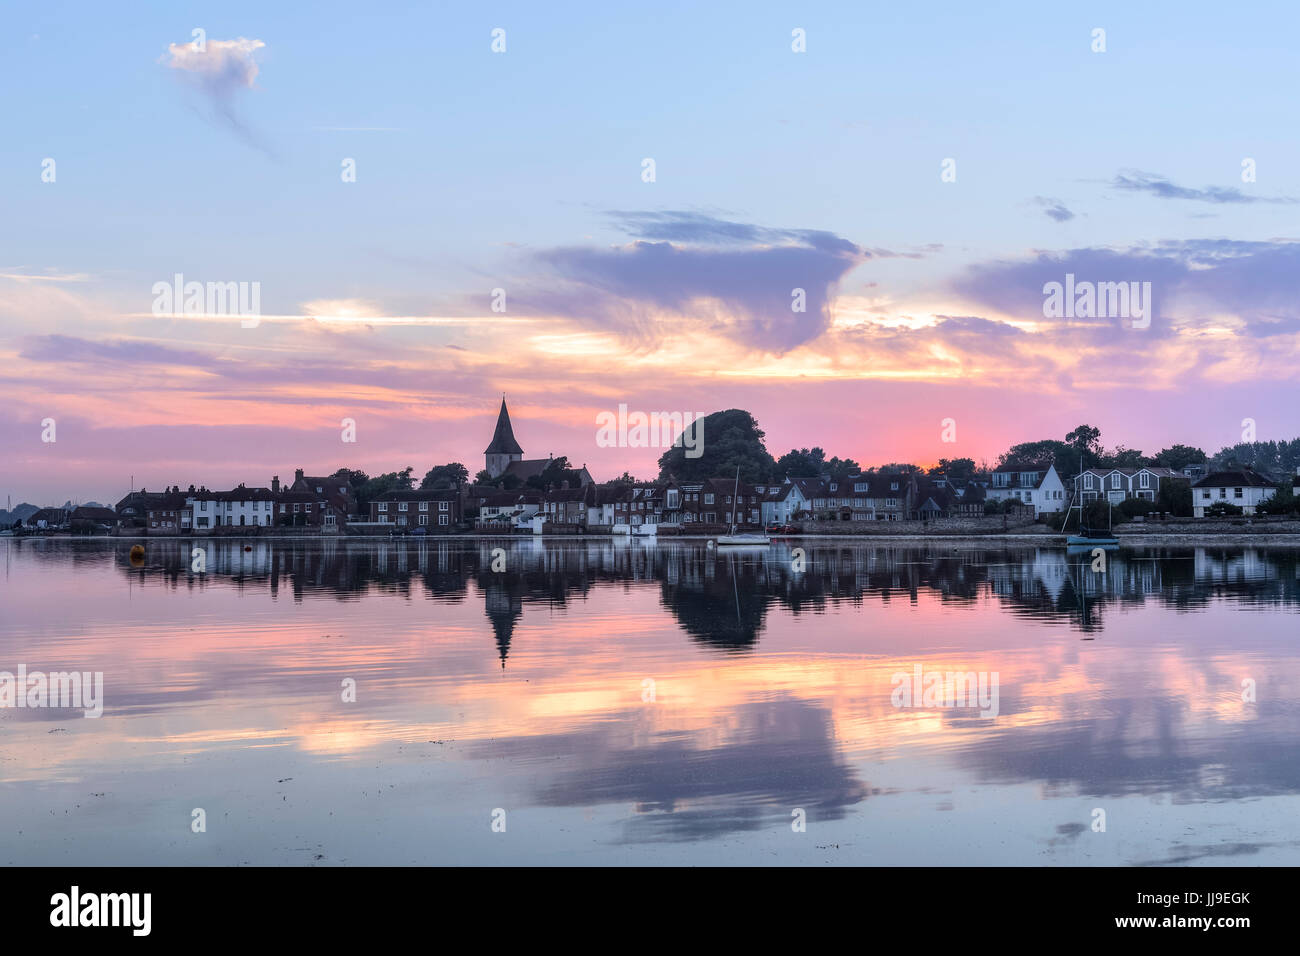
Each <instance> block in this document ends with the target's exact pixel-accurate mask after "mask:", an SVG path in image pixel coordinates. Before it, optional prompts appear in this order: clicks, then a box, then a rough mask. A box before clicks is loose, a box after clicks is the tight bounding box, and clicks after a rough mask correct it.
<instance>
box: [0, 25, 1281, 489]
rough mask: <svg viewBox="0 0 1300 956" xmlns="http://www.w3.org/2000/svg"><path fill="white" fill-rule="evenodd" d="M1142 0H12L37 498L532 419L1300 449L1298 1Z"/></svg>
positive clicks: (2, 248) (5, 215)
mask: <svg viewBox="0 0 1300 956" xmlns="http://www.w3.org/2000/svg"><path fill="white" fill-rule="evenodd" d="M1134 6H1135V5H1131V4H1122V3H1115V4H1106V3H1100V4H1097V3H1091V4H1087V5H1083V4H1051V5H1045V4H1031V3H1024V4H1018V3H1004V4H996V3H995V4H982V5H978V6H971V5H966V4H956V3H953V4H945V3H938V4H933V5H929V6H927V7H926V9H925V13H924V15H923V16H922V15H919V14H918V12H917V11H916V10H915V9H913V8H908V7H906V6H905V5H894V6H885V5H876V4H860V3H830V2H828V3H819V4H816V5H806V4H795V3H762V2H757V3H753V2H751V3H744V4H741V3H734V4H733V3H718V4H707V5H704V4H694V3H672V2H660V3H655V4H644V5H643V4H626V5H624V4H617V5H614V4H611V5H597V4H576V3H558V4H546V5H537V4H526V3H494V4H492V5H490V7H489V6H487V5H474V4H451V3H422V4H403V3H389V4H383V5H356V4H350V3H348V4H344V3H337V4H336V3H315V4H312V5H310V8H309V10H308V12H304V10H305V9H306V8H301V7H291V6H290V5H281V4H265V3H240V2H222V3H220V4H216V3H213V4H203V3H198V4H186V3H138V4H132V5H130V6H129V8H127V9H120V8H118V7H109V6H104V5H100V4H91V3H88V2H83V3H58V2H51V3H47V4H41V5H28V6H26V7H22V8H16V7H11V8H9V9H8V10H7V11H6V12H5V13H4V14H3V21H2V22H3V24H4V27H5V29H4V30H3V31H0V76H3V80H4V82H3V83H0V103H3V115H4V117H5V120H6V122H5V132H6V135H5V136H4V137H3V138H0V217H2V221H3V224H4V225H3V229H0V495H8V496H11V497H12V500H13V502H14V503H15V504H16V503H18V502H20V501H31V502H33V503H38V504H48V503H61V502H63V501H64V500H67V499H72V500H79V501H86V500H98V501H116V500H117V499H118V498H120V497H121V496H122V495H123V494H124V493H125V492H126V491H127V490H128V489H129V488H130V487H132V486H134V487H136V488H140V487H146V488H160V487H162V486H164V485H171V484H179V485H181V486H182V487H185V486H187V485H189V484H190V483H194V484H196V485H197V484H205V485H207V486H208V487H223V486H231V485H234V484H236V483H238V482H241V481H242V482H245V483H247V484H249V485H266V484H269V483H270V479H271V476H272V475H277V474H278V475H280V476H281V477H282V478H285V477H290V476H292V474H293V471H294V469H295V468H303V469H305V470H306V472H307V473H308V474H320V473H328V472H332V471H334V470H335V469H336V468H338V467H342V466H346V467H351V468H361V469H364V470H366V471H368V472H370V473H371V474H375V473H379V472H383V471H392V470H397V469H401V468H404V467H405V466H407V465H411V466H413V467H414V469H415V472H416V474H417V475H422V474H423V473H424V472H425V471H426V470H427V469H428V468H429V467H431V466H433V465H435V464H441V463H444V462H447V461H460V462H463V463H465V464H466V465H467V466H468V467H469V470H470V472H471V474H473V473H474V472H476V471H477V470H478V469H479V468H481V467H482V466H483V457H482V455H483V449H484V448H486V446H487V443H488V441H489V440H490V438H491V434H492V429H493V425H494V423H495V417H496V413H497V408H498V407H499V404H500V401H501V397H502V395H503V394H504V395H505V396H506V397H507V400H508V402H509V405H510V410H511V418H512V420H513V423H514V431H515V435H516V437H517V438H518V440H519V442H520V444H521V445H522V446H523V448H524V452H525V455H526V456H527V457H545V456H546V455H548V454H554V455H557V456H558V455H567V456H568V457H569V459H570V461H571V462H573V463H575V464H586V465H587V467H588V469H589V470H590V471H591V472H592V473H593V475H594V476H595V477H596V478H597V479H598V480H601V479H604V478H609V477H614V476H616V475H618V474H621V473H622V472H623V471H625V470H627V471H630V472H631V473H633V474H634V475H636V476H638V477H653V476H654V474H655V473H656V472H657V466H656V464H655V463H656V461H657V458H658V456H659V454H660V453H661V452H662V449H660V448H653V447H651V448H629V447H602V446H601V444H600V443H598V441H597V428H596V416H597V415H599V414H600V413H602V412H610V411H616V410H617V409H618V407H619V405H621V404H625V405H626V406H628V408H629V409H630V410H634V411H635V410H641V411H645V412H650V411H680V412H710V411H715V410H719V409H725V408H745V409H748V410H749V411H751V412H752V413H753V414H754V415H755V417H756V418H757V419H758V421H759V424H760V426H761V427H762V428H763V429H764V431H765V432H766V436H767V443H768V448H769V450H770V451H771V452H772V453H773V454H774V455H776V456H780V455H781V454H782V453H784V452H785V451H787V450H788V449H790V448H791V447H805V446H812V445H820V446H821V447H823V448H824V449H825V450H826V452H827V454H828V456H829V455H839V456H841V457H852V458H854V459H856V460H857V461H859V462H861V463H862V464H864V465H872V464H882V463H885V462H891V461H915V462H917V463H921V464H929V463H933V462H935V461H937V460H938V459H939V458H954V457H971V458H974V459H975V460H976V461H980V460H982V459H987V460H990V461H992V460H995V459H996V457H997V456H998V455H999V454H1000V453H1001V452H1003V451H1005V450H1006V448H1007V447H1009V446H1010V445H1011V444H1013V443H1016V442H1020V441H1029V440H1036V439H1040V438H1063V437H1064V435H1065V433H1066V432H1068V431H1069V430H1070V429H1072V428H1073V427H1074V426H1076V425H1078V424H1080V423H1083V422H1087V423H1089V424H1093V425H1096V426H1098V427H1099V428H1100V429H1101V432H1102V441H1103V443H1104V444H1106V445H1107V446H1108V447H1113V446H1115V445H1124V446H1126V447H1129V448H1140V449H1143V450H1145V451H1147V452H1148V453H1151V452H1155V451H1157V450H1158V449H1160V448H1163V447H1167V446H1169V445H1172V444H1174V443H1178V442H1182V443H1186V444H1192V445H1198V446H1201V447H1203V448H1205V449H1206V450H1207V451H1209V452H1213V451H1217V450H1218V449H1219V448H1221V447H1223V446H1226V445H1231V444H1233V443H1235V442H1237V441H1239V440H1241V438H1242V432H1243V422H1244V421H1245V420H1246V419H1250V420H1251V421H1253V422H1254V423H1255V428H1256V432H1257V435H1258V437H1259V438H1261V439H1268V438H1279V439H1280V438H1292V437H1295V436H1296V435H1297V434H1300V422H1298V421H1297V415H1296V411H1295V410H1296V407H1297V405H1296V397H1297V392H1298V391H1300V386H1298V385H1297V376H1296V371H1295V370H1296V368H1297V359H1298V358H1300V296H1298V295H1297V292H1300V278H1298V277H1300V241H1298V240H1300V227H1297V216H1298V215H1300V123H1297V112H1298V110H1300V107H1298V106H1297V104H1296V101H1295V97H1294V90H1295V88H1296V85H1297V71H1298V70H1300V67H1298V66H1297V63H1296V60H1295V57H1294V55H1293V52H1292V49H1291V47H1292V46H1293V44H1292V43H1291V41H1290V38H1291V37H1293V36H1294V35H1295V33H1296V31H1297V28H1300V11H1298V10H1297V8H1295V7H1294V5H1289V4H1283V3H1262V4H1254V5H1251V6H1250V7H1249V8H1243V9H1240V10H1233V11H1224V10H1223V9H1222V8H1221V6H1219V5H1214V4H1209V3H1192V4H1189V3H1146V4H1142V5H1140V6H1139V7H1138V8H1136V9H1135V8H1134ZM196 30H200V31H202V32H201V33H200V34H196V33H195V31H196ZM497 30H500V31H504V33H503V34H500V33H498V34H495V35H494V31H497ZM1098 30H1101V31H1104V34H1098V33H1097V31H1098ZM795 31H801V32H800V33H798V34H796V32H795ZM494 44H495V45H496V46H497V47H498V50H494V49H493V47H494ZM502 44H504V49H500V47H501V46H502ZM799 46H802V50H796V49H795V48H796V47H799ZM1102 47H1104V49H1103V48H1102ZM646 160H653V176H650V175H649V170H648V169H647V165H648V164H647V163H646V162H645V161H646ZM178 275H179V276H182V277H183V281H184V282H199V283H203V284H207V283H213V284H224V283H232V282H233V283H246V284H247V285H246V286H245V288H247V289H250V290H251V289H252V288H253V284H254V283H256V284H257V290H258V295H259V306H260V315H259V316H258V317H257V318H256V319H255V320H253V321H249V320H248V319H246V318H241V317H240V316H238V315H234V314H230V310H225V311H224V312H223V313H222V314H211V313H207V314H188V313H187V312H186V310H185V309H184V307H183V303H166V302H160V294H159V292H158V291H157V290H158V288H159V287H160V286H170V285H171V284H172V283H173V282H174V277H175V276H178ZM1067 275H1072V276H1074V277H1075V280H1076V281H1077V282H1081V283H1119V282H1123V283H1138V286H1137V287H1136V288H1137V289H1142V288H1147V289H1149V290H1150V292H1149V295H1150V301H1151V303H1152V307H1151V309H1150V310H1149V312H1148V314H1147V316H1146V318H1145V319H1139V318H1136V317H1132V316H1130V317H1125V316H1123V315H1117V314H1106V315H1096V316H1089V315H1083V314H1076V315H1073V316H1055V315H1047V314H1046V310H1045V308H1044V302H1045V286H1046V285H1047V284H1048V283H1051V282H1059V283H1065V282H1066V276H1067ZM1144 283H1150V285H1149V286H1144V285H1143V284H1144ZM494 290H501V292H494ZM794 290H802V293H801V294H800V296H799V297H800V298H801V299H802V302H803V311H796V308H795V302H796V295H795V292H794ZM1112 311H1113V310H1112ZM345 420H348V421H351V422H353V423H355V428H354V429H353V431H352V432H351V433H349V432H347V431H346V430H345V428H344V426H343V423H344V421H345ZM947 420H951V424H947V423H946V422H947ZM51 424H52V428H53V432H51ZM351 435H354V437H355V441H345V440H344V439H345V438H347V437H350V436H351ZM51 437H52V438H53V439H54V440H53V441H49V440H46V439H48V438H51ZM945 438H946V439H955V440H945ZM707 440H708V437H707V435H706V436H705V441H706V442H707Z"/></svg>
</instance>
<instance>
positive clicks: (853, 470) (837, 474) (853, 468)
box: [826, 458, 862, 481]
mask: <svg viewBox="0 0 1300 956" xmlns="http://www.w3.org/2000/svg"><path fill="white" fill-rule="evenodd" d="M826 471H827V473H828V474H829V475H830V476H831V477H832V478H834V479H835V480H836V481H843V480H844V479H845V478H848V477H849V476H850V475H860V474H862V466H861V465H859V464H858V463H857V462H856V461H854V460H853V459H852V458H844V459H840V458H832V459H831V460H830V461H828V462H827V463H826Z"/></svg>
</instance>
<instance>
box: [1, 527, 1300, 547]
mask: <svg viewBox="0 0 1300 956" xmlns="http://www.w3.org/2000/svg"><path fill="white" fill-rule="evenodd" d="M770 537H771V543H772V544H777V543H780V542H784V541H873V540H874V541H909V542H911V541H942V542H951V541H965V542H971V543H988V542H993V541H1011V542H1015V543H1018V544H1019V543H1027V542H1035V541H1037V542H1041V543H1043V544H1047V545H1052V546H1055V547H1065V546H1066V544H1065V537H1066V536H1065V535H1063V534H1060V533H1059V532H1037V533H1023V532H1021V533H1017V532H1014V531H1010V532H997V533H975V534H962V533H960V532H946V533H943V534H863V533H857V534H852V533H850V534H792V535H774V536H770ZM716 538H717V535H713V534H708V535H688V534H681V535H677V534H674V535H664V536H663V538H662V539H660V538H659V537H658V536H657V535H651V536H647V537H639V536H638V537H629V536H628V535H621V534H491V533H488V534H484V533H461V534H432V535H356V534H341V535H304V534H257V535H249V536H244V535H220V536H215V537H214V536H212V535H193V534H171V535H161V534H153V535H117V534H99V535H95V534H87V535H69V534H45V535H40V534H32V535H5V536H3V537H0V541H6V542H7V541H25V540H35V541H51V540H57V541H124V542H125V541H130V542H135V543H140V542H148V541H181V540H190V541H196V540H205V541H243V542H249V541H266V540H273V541H333V542H339V541H358V542H362V541H387V542H391V541H397V540H414V541H424V542H429V541H539V540H540V541H628V542H631V541H654V542H658V541H660V540H664V541H669V542H672V541H693V542H698V541H711V540H714V539H716ZM1116 538H1117V539H1118V540H1119V543H1120V546H1121V547H1123V546H1124V545H1125V544H1126V543H1133V544H1143V545H1145V544H1161V543H1174V544H1196V543H1206V544H1215V543H1223V544H1247V543H1255V544H1286V545H1296V546H1300V532H1295V531H1281V532H1278V531H1206V532H1203V533H1195V532H1190V531H1141V532H1129V533H1120V534H1117V535H1116Z"/></svg>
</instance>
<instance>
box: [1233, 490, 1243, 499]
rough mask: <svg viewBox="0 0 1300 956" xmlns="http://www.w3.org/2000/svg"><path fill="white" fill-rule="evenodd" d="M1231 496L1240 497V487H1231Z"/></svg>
mask: <svg viewBox="0 0 1300 956" xmlns="http://www.w3.org/2000/svg"><path fill="white" fill-rule="evenodd" d="M1232 497H1234V498H1240V497H1241V489H1240V488H1233V489H1232Z"/></svg>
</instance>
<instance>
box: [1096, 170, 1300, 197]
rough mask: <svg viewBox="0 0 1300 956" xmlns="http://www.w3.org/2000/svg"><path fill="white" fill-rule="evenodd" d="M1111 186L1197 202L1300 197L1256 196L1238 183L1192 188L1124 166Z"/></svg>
mask: <svg viewBox="0 0 1300 956" xmlns="http://www.w3.org/2000/svg"><path fill="white" fill-rule="evenodd" d="M1111 186H1113V187H1114V188H1115V189H1127V190H1130V191H1133V192H1144V193H1147V194H1148V195H1151V196H1155V197H1157V198H1158V199H1190V200H1193V201H1195V202H1209V203H1279V204H1289V203H1294V202H1298V201H1300V200H1296V199H1293V198H1292V197H1290V196H1273V197H1269V196H1252V195H1250V194H1248V193H1244V192H1242V191H1241V190H1240V189H1237V188H1235V187H1226V186H1206V187H1205V188H1204V189H1191V188H1189V187H1187V186H1179V185H1177V184H1175V183H1172V182H1170V181H1169V180H1168V179H1165V178H1164V177H1163V176H1160V175H1157V174H1156V173H1144V172H1142V171H1141V170H1136V169H1128V170H1121V171H1120V172H1119V173H1118V174H1117V175H1116V176H1115V178H1114V179H1113V180H1112V181H1111Z"/></svg>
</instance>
